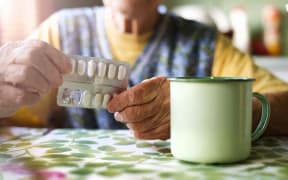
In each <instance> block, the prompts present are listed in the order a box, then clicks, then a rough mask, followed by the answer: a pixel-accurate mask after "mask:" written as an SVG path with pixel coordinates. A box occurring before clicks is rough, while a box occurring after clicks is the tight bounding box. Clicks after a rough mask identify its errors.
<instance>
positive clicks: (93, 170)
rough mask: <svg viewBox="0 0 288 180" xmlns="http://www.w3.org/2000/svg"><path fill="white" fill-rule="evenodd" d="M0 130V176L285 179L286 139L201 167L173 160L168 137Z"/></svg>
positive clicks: (126, 179) (123, 132) (287, 161)
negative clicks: (231, 161) (231, 160)
mask: <svg viewBox="0 0 288 180" xmlns="http://www.w3.org/2000/svg"><path fill="white" fill-rule="evenodd" d="M3 131H5V132H6V133H3ZM0 132H2V135H1V136H0V180H2V179H9V180H10V179H33V178H34V179H71V180H72V179H96V180H98V179H124V180H130V179H132V180H137V179H141V180H150V179H157V180H158V179H176V180H181V179H184V180H185V179H213V180H215V179H261V180H262V179H283V180H284V179H288V138H285V137H277V138H276V137H265V138H262V139H261V140H259V141H258V142H256V143H255V144H253V148H252V152H251V156H250V157H249V159H248V160H246V161H243V162H240V163H236V164H213V165H205V164H194V163H187V162H182V161H178V160H176V159H174V158H173V156H172V155H171V152H170V148H169V146H170V143H169V141H161V140H153V141H144V140H138V139H135V138H133V137H132V135H131V134H130V132H129V131H128V130H117V131H111V130H53V131H51V132H48V131H47V130H46V129H23V128H10V129H0ZM191 148H193V147H191Z"/></svg>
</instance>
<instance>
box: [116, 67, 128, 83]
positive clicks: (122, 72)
mask: <svg viewBox="0 0 288 180" xmlns="http://www.w3.org/2000/svg"><path fill="white" fill-rule="evenodd" d="M126 73H127V70H126V67H125V66H123V65H121V66H119V70H118V77H117V78H118V80H120V81H122V80H124V79H125V77H126Z"/></svg>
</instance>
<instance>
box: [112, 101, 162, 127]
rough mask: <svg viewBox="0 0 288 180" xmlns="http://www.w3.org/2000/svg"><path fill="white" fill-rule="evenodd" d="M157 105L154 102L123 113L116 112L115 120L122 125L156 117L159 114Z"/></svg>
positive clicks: (125, 110)
mask: <svg viewBox="0 0 288 180" xmlns="http://www.w3.org/2000/svg"><path fill="white" fill-rule="evenodd" d="M157 104H158V102H155V100H153V101H152V102H151V103H147V104H143V105H139V106H131V107H128V108H126V109H124V110H123V111H122V112H116V113H115V114H114V116H115V119H116V120H117V121H119V122H122V123H131V122H139V121H142V120H144V119H147V118H148V117H151V116H155V115H156V114H157V111H158V110H157V108H156V107H157Z"/></svg>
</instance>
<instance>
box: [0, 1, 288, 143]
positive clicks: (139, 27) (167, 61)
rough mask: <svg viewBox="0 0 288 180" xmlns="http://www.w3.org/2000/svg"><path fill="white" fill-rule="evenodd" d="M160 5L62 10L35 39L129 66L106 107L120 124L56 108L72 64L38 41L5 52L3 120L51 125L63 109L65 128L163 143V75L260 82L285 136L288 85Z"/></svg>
mask: <svg viewBox="0 0 288 180" xmlns="http://www.w3.org/2000/svg"><path fill="white" fill-rule="evenodd" d="M160 2H161V1H160V0H137V1H135V0H117V1H113V0H103V3H104V5H105V7H104V8H103V7H93V8H77V9H66V10H62V11H60V12H57V13H56V14H54V15H52V16H51V17H50V18H49V19H48V20H46V22H44V23H43V24H42V25H41V26H40V27H39V28H38V29H37V31H36V32H35V33H34V34H33V36H32V37H33V38H35V39H40V40H42V41H46V42H47V43H49V44H50V45H51V46H53V47H54V48H56V49H58V50H61V51H62V52H64V53H65V54H78V55H85V56H96V57H104V58H107V59H110V58H113V59H117V60H122V61H126V62H128V63H129V64H130V65H131V66H132V72H131V77H130V86H131V88H129V89H128V90H126V91H124V92H122V93H121V94H120V95H118V96H116V97H114V98H113V99H112V100H111V101H110V103H109V105H108V110H109V112H111V113H114V117H115V120H116V121H115V120H114V118H113V114H110V113H108V112H107V111H106V110H100V111H96V110H87V109H80V108H67V109H61V108H57V107H56V105H55V89H53V88H54V87H57V86H59V85H60V84H61V82H62V78H61V77H62V75H63V74H64V73H66V72H69V70H70V68H71V65H70V64H69V62H68V59H67V58H66V57H65V56H64V55H63V54H62V53H61V52H60V51H57V50H56V49H54V48H52V47H51V46H50V45H48V44H46V43H43V42H41V41H24V42H19V43H12V44H9V45H7V46H4V47H3V48H2V49H1V55H0V64H1V66H0V80H1V88H0V89H1V91H0V99H1V101H0V102H1V103H0V117H3V118H4V117H5V118H6V120H7V121H9V120H10V121H12V120H14V121H15V120H19V121H21V122H24V121H26V120H31V119H32V120H34V121H35V122H47V121H48V119H49V118H52V116H53V115H55V114H58V113H56V112H64V111H65V112H66V118H65V119H61V118H57V120H58V121H61V122H62V124H63V127H75V128H123V127H125V126H127V127H128V128H130V129H131V130H133V132H134V135H135V136H136V137H138V138H145V139H155V138H161V139H166V138H169V136H170V133H169V129H170V97H169V82H168V80H167V79H166V78H165V76H170V77H171V76H249V77H254V78H256V81H255V83H254V85H253V91H257V92H261V93H264V94H265V95H266V96H267V97H268V99H269V101H270V103H271V107H272V113H271V123H270V125H269V127H268V130H267V133H269V134H274V135H276V134H277V135H288V129H287V124H288V116H284V115H285V113H286V109H287V107H288V85H287V84H286V83H284V82H283V81H281V80H279V79H277V78H276V77H275V76H274V75H272V74H271V73H269V72H268V71H267V70H265V69H262V68H260V67H258V66H256V65H255V64H254V62H253V61H252V59H251V57H250V56H249V55H248V54H243V53H241V52H240V51H239V50H237V49H236V48H234V47H233V46H232V44H231V42H230V41H229V40H228V39H226V38H225V37H224V36H222V35H221V34H219V33H218V32H217V31H216V30H215V29H214V28H211V27H207V26H205V25H202V24H199V23H196V22H194V21H188V20H184V19H182V18H180V17H177V16H174V15H171V14H169V13H167V14H165V13H164V14H163V13H160V12H159V11H158V5H159V3H160ZM10 69H11V70H10ZM159 76H160V77H159ZM153 77H154V78H153ZM145 79H146V80H145ZM143 80H145V81H143ZM46 92H49V93H46ZM7 94H8V95H7ZM39 99H41V100H39ZM36 102H38V103H37V104H36V105H34V106H32V107H23V106H25V105H31V104H33V103H36ZM253 105H254V108H253V119H254V123H255V124H256V123H257V122H256V120H257V119H259V117H258V116H259V114H260V111H261V109H260V107H259V104H258V103H257V102H256V101H255V102H254V103H253ZM19 107H20V108H19ZM17 111H18V112H17ZM14 113H16V114H14ZM12 114H14V115H13V116H11V115H12ZM119 122H120V123H119ZM285 126H286V127H285Z"/></svg>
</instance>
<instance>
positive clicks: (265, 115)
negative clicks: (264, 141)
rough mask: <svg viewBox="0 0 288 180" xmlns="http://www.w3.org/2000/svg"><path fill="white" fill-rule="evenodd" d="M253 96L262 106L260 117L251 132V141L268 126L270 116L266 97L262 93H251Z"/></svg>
mask: <svg viewBox="0 0 288 180" xmlns="http://www.w3.org/2000/svg"><path fill="white" fill-rule="evenodd" d="M253 97H256V98H257V99H258V100H259V101H260V103H261V106H262V112H261V119H260V121H259V123H258V126H257V128H256V129H255V131H254V132H253V133H252V141H256V140H257V139H258V138H259V137H260V136H261V135H262V134H263V133H264V131H265V129H266V128H267V126H268V123H269V117H270V105H269V103H268V100H267V99H266V97H265V96H263V95H262V94H259V93H253Z"/></svg>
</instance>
